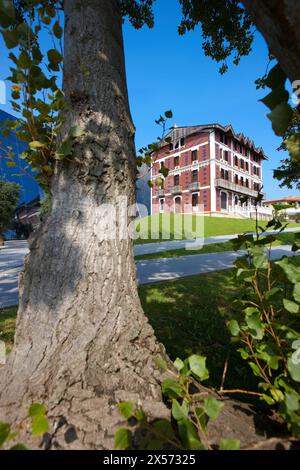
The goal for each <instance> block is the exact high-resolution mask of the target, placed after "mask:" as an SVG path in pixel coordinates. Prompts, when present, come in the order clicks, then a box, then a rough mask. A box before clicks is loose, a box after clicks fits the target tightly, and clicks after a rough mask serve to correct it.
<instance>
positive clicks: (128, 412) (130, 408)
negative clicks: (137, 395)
mask: <svg viewBox="0 0 300 470" xmlns="http://www.w3.org/2000/svg"><path fill="white" fill-rule="evenodd" d="M118 408H119V411H120V413H121V415H122V416H124V418H126V419H128V418H130V417H131V416H133V414H134V405H133V402H132V401H123V402H121V403H119V404H118Z"/></svg>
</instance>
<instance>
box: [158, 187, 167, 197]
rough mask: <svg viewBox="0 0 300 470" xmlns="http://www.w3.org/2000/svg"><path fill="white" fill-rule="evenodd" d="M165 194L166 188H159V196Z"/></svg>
mask: <svg viewBox="0 0 300 470" xmlns="http://www.w3.org/2000/svg"><path fill="white" fill-rule="evenodd" d="M164 195H165V190H164V189H162V188H161V189H159V190H158V197H162V196H164Z"/></svg>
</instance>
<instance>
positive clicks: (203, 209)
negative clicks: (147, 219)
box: [151, 124, 266, 215]
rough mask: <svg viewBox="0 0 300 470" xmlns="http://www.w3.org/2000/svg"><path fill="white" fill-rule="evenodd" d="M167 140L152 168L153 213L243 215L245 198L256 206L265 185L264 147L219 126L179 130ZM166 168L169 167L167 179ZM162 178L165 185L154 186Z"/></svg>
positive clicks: (173, 131) (174, 131)
mask: <svg viewBox="0 0 300 470" xmlns="http://www.w3.org/2000/svg"><path fill="white" fill-rule="evenodd" d="M168 137H170V139H168V143H167V142H166V145H164V146H162V147H161V150H160V152H159V153H158V155H157V156H156V158H155V163H154V164H153V168H152V173H151V179H152V182H153V188H152V190H151V201H152V213H156V212H187V213H188V212H198V213H204V214H207V215H209V214H216V215H217V214H220V215H221V214H222V215H225V214H226V213H228V214H230V213H234V212H237V211H238V209H239V208H240V207H241V206H242V204H243V203H242V202H241V200H240V198H241V197H242V196H247V198H248V199H247V202H246V204H247V205H251V203H252V202H253V199H254V198H255V197H256V195H257V191H258V190H260V188H261V186H262V160H264V159H266V157H265V155H264V153H263V150H262V149H257V148H255V146H254V144H253V142H252V141H250V140H249V139H247V138H246V137H244V136H243V135H241V134H239V135H236V134H235V133H234V131H233V129H232V127H231V126H227V127H225V128H224V127H222V126H219V125H217V124H214V125H209V126H198V127H183V128H174V129H173V130H172V131H171V132H170V134H169V135H168ZM169 140H170V142H169ZM161 166H165V167H167V168H168V169H169V174H168V176H167V177H166V178H163V177H162V175H161V173H160V172H159V170H160V168H161ZM158 177H162V179H163V185H162V187H160V186H158V185H156V184H155V181H156V180H157V178H158ZM247 207H248V206H247Z"/></svg>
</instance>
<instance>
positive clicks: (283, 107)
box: [267, 103, 293, 136]
mask: <svg viewBox="0 0 300 470" xmlns="http://www.w3.org/2000/svg"><path fill="white" fill-rule="evenodd" d="M267 116H268V118H269V119H270V121H271V122H272V127H273V130H274V132H275V134H276V135H280V136H282V135H284V134H285V133H286V131H287V128H288V127H289V125H290V123H291V120H292V117H293V110H292V108H291V107H290V105H289V104H288V103H281V104H278V105H277V106H276V108H275V109H273V111H272V112H271V113H269V114H267Z"/></svg>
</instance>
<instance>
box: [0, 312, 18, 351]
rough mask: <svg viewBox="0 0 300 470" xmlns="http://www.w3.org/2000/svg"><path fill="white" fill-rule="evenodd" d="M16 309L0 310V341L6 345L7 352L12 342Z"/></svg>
mask: <svg viewBox="0 0 300 470" xmlns="http://www.w3.org/2000/svg"><path fill="white" fill-rule="evenodd" d="M16 315H17V307H11V308H4V309H0V341H4V342H5V344H6V349H7V352H9V351H10V350H11V347H12V345H13V342H14V334H15V327H16Z"/></svg>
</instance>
